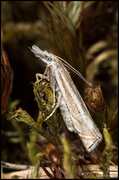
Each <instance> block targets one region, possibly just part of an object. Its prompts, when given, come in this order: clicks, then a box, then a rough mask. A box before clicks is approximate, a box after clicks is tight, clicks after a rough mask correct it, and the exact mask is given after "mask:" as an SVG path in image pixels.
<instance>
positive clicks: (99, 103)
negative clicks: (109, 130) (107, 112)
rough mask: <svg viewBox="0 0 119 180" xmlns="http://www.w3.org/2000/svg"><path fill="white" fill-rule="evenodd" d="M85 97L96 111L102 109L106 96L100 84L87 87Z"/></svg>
mask: <svg viewBox="0 0 119 180" xmlns="http://www.w3.org/2000/svg"><path fill="white" fill-rule="evenodd" d="M84 99H85V101H86V102H87V104H88V105H89V106H90V107H91V108H92V109H93V110H94V111H100V110H102V107H103V104H104V98H103V94H102V90H101V88H100V85H98V86H97V87H96V88H86V90H85V97H84Z"/></svg>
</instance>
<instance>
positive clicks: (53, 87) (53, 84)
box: [50, 75, 56, 108]
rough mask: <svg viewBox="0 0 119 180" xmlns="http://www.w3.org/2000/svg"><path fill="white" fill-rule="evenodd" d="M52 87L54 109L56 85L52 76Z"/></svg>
mask: <svg viewBox="0 0 119 180" xmlns="http://www.w3.org/2000/svg"><path fill="white" fill-rule="evenodd" d="M50 86H51V87H52V91H53V105H52V108H54V106H55V104H56V101H55V98H56V96H55V92H56V91H55V83H54V77H53V76H52V75H50Z"/></svg>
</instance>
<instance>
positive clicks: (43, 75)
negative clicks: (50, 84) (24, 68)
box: [35, 68, 49, 83]
mask: <svg viewBox="0 0 119 180" xmlns="http://www.w3.org/2000/svg"><path fill="white" fill-rule="evenodd" d="M46 74H47V68H46V70H45V72H44V73H43V74H40V73H37V74H36V82H35V83H39V82H40V81H42V80H43V79H46V80H48V77H47V76H45V75H46ZM39 77H40V78H41V79H39ZM48 81H49V80H48Z"/></svg>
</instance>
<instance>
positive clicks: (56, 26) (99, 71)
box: [1, 1, 118, 163]
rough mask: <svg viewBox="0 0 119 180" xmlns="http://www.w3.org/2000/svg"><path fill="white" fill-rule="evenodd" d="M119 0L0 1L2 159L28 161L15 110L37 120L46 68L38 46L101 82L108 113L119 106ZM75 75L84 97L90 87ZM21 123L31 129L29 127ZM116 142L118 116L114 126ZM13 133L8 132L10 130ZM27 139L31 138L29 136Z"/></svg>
mask: <svg viewBox="0 0 119 180" xmlns="http://www.w3.org/2000/svg"><path fill="white" fill-rule="evenodd" d="M117 7H118V1H105V2H104V1H85V2H83V1H62V2H61V1H55V2H54V1H53V2H52V1H50V2H49V1H44V2H42V1H2V2H1V50H2V61H1V113H2V117H1V133H2V136H1V147H2V149H1V153H2V156H1V159H2V160H3V161H8V162H19V163H26V161H28V160H27V159H26V157H25V156H24V154H23V151H22V150H21V146H20V144H19V139H15V138H13V137H15V136H16V135H15V134H11V132H12V133H13V132H14V133H15V132H16V130H15V125H13V124H14V123H13V122H12V123H11V121H10V120H9V115H10V113H12V111H14V110H16V109H17V108H18V107H21V108H22V109H24V110H25V111H27V112H28V113H29V114H30V115H31V116H32V117H33V118H34V119H36V118H37V115H38V112H39V110H38V107H37V104H36V101H35V100H34V94H33V85H32V82H35V80H36V79H35V74H36V73H43V72H44V70H45V67H46V64H44V63H43V62H42V61H39V60H38V59H37V58H35V57H34V55H33V54H32V53H31V51H30V49H29V47H32V45H37V46H38V47H40V48H41V49H42V50H47V51H48V52H50V53H53V54H55V55H57V56H59V57H61V58H63V59H65V60H66V61H67V62H68V63H70V64H71V65H72V66H73V67H74V68H76V69H77V70H78V71H79V72H80V73H81V74H82V75H83V76H84V77H85V78H86V79H87V80H89V81H90V82H91V83H92V84H93V86H96V85H99V84H100V85H101V89H102V92H103V95H104V99H105V101H106V103H107V105H108V106H109V114H110V117H111V116H112V114H113V113H114V112H115V111H116V109H117V106H118V105H117V104H118V60H117V59H118V15H117V14H118V8H117ZM70 73H71V77H72V79H73V81H74V83H75V85H76V87H77V88H78V90H79V92H80V93H81V95H82V97H84V87H85V86H87V85H86V84H85V83H84V82H83V81H82V80H81V79H80V78H79V77H77V75H76V74H74V73H72V72H70ZM19 126H23V127H22V128H23V132H24V133H26V134H27V133H29V132H30V127H28V126H27V125H26V124H22V123H19ZM112 131H113V140H114V142H117V131H118V123H117V117H116V118H115V120H114V122H113V124H112ZM9 133H10V134H9ZM25 138H26V139H27V136H25Z"/></svg>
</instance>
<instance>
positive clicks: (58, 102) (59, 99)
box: [44, 93, 62, 121]
mask: <svg viewBox="0 0 119 180" xmlns="http://www.w3.org/2000/svg"><path fill="white" fill-rule="evenodd" d="M61 97H62V96H61V93H60V94H59V96H58V98H57V104H56V106H55V108H54V109H53V111H52V112H51V114H50V115H49V116H48V117H47V118H46V119H45V120H44V121H47V120H48V119H49V118H50V117H51V116H52V115H53V114H54V112H55V111H56V109H57V108H58V107H59V105H60V101H61Z"/></svg>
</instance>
